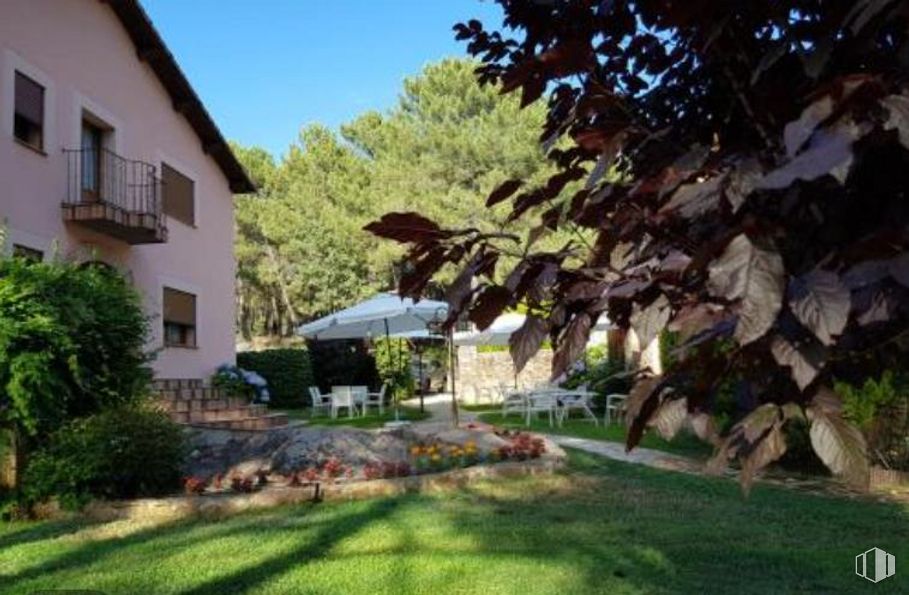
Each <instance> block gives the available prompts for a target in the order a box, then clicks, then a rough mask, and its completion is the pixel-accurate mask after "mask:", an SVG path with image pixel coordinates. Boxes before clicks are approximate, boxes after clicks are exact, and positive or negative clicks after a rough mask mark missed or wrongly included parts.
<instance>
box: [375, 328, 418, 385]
mask: <svg viewBox="0 0 909 595" xmlns="http://www.w3.org/2000/svg"><path fill="white" fill-rule="evenodd" d="M375 358H376V370H378V372H379V378H381V379H382V382H384V383H386V384H388V387H389V392H390V393H391V394H392V395H393V396H394V397H395V398H396V399H403V398H407V397H409V396H412V395H413V392H414V388H415V385H414V378H413V373H412V372H411V369H410V368H411V365H410V364H411V349H410V345H408V343H407V342H406V341H404V340H402V339H386V338H384V337H382V338H380V339H376V340H375Z"/></svg>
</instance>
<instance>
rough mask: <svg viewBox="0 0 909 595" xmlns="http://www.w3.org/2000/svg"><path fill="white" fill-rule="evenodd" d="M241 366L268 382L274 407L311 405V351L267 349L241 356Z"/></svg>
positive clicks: (238, 356) (239, 354)
mask: <svg viewBox="0 0 909 595" xmlns="http://www.w3.org/2000/svg"><path fill="white" fill-rule="evenodd" d="M237 365H238V366H239V367H241V368H243V369H244V370H251V371H253V372H256V373H258V374H259V375H261V376H262V377H263V378H265V380H267V381H268V394H269V396H270V398H271V400H270V404H272V405H277V406H283V407H304V406H306V405H308V404H309V391H308V390H307V387H308V386H310V385H313V384H314V381H313V372H312V362H311V360H310V354H309V350H307V349H301V348H285V349H267V350H265V351H246V352H243V353H238V354H237Z"/></svg>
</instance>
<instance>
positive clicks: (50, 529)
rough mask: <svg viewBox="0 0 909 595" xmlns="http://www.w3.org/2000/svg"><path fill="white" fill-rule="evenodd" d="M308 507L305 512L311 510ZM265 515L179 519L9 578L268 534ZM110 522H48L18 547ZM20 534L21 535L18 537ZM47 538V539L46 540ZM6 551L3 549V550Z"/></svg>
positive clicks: (96, 543)
mask: <svg viewBox="0 0 909 595" xmlns="http://www.w3.org/2000/svg"><path fill="white" fill-rule="evenodd" d="M309 509H310V506H306V508H305V510H309ZM262 516H264V515H263V514H261V513H260V514H255V513H254V514H251V515H249V516H248V517H246V520H244V521H243V522H237V521H234V522H231V523H228V524H220V523H218V522H217V521H216V520H211V519H209V520H198V519H178V520H174V521H169V522H164V523H161V524H155V525H153V526H150V527H148V528H144V529H138V530H135V531H133V532H131V533H130V534H128V535H125V536H111V537H105V538H102V539H91V538H89V539H87V540H86V542H85V543H84V544H82V545H80V546H79V547H78V548H76V549H74V550H71V551H68V552H66V553H64V554H61V555H59V556H56V557H54V558H51V559H49V560H46V561H45V562H43V563H41V564H39V565H37V566H33V567H30V568H26V569H24V570H22V571H20V572H17V573H13V574H11V575H10V576H9V577H8V580H9V581H10V583H11V584H16V583H23V582H26V581H29V580H34V579H37V578H42V577H46V576H48V575H51V574H54V573H62V572H66V571H70V570H78V569H81V568H87V567H89V566H91V565H96V564H99V563H103V562H104V560H105V559H106V558H107V557H109V556H111V555H113V554H116V553H117V552H119V551H121V550H125V549H129V548H133V547H141V546H143V545H145V544H149V543H152V542H154V541H156V540H160V541H162V545H166V547H167V549H168V550H170V551H174V550H177V551H180V550H183V549H185V548H189V547H192V546H194V545H197V544H201V543H204V542H207V541H209V540H214V539H222V538H228V537H231V536H235V535H243V536H245V537H246V536H250V537H253V538H254V536H255V534H256V533H259V532H263V533H265V532H268V531H269V529H268V527H267V526H263V523H262V522H261V519H262ZM324 524H331V521H330V519H326V520H322V521H315V522H312V521H308V522H307V527H310V528H313V527H319V526H321V525H324ZM105 525H108V523H76V522H60V523H48V524H46V525H42V526H39V527H34V528H33V529H32V530H31V531H30V532H29V539H28V540H27V541H25V540H23V541H20V542H19V543H18V544H10V545H27V544H28V543H29V542H37V541H39V540H41V539H54V538H56V537H61V536H64V535H67V534H72V533H76V532H78V531H80V530H91V529H95V528H99V529H102V530H103V528H104V526H105ZM18 534H19V533H17V535H18ZM42 535H43V537H42ZM0 551H3V550H0Z"/></svg>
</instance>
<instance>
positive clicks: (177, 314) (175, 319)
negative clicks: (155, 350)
mask: <svg viewBox="0 0 909 595" xmlns="http://www.w3.org/2000/svg"><path fill="white" fill-rule="evenodd" d="M163 318H164V346H165V347H195V346H196V296H194V295H193V294H191V293H187V292H185V291H178V290H176V289H171V288H170V287H165V288H164V316H163Z"/></svg>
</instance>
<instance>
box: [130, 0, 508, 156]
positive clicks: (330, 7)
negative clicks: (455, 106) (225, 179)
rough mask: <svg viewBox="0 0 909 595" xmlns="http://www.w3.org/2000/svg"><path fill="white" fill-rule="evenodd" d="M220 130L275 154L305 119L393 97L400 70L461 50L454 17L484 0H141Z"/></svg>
mask: <svg viewBox="0 0 909 595" xmlns="http://www.w3.org/2000/svg"><path fill="white" fill-rule="evenodd" d="M143 5H144V6H145V9H146V11H147V12H148V14H149V15H150V16H151V18H152V20H153V21H154V23H155V25H156V26H157V28H158V30H159V31H160V32H161V35H162V36H163V37H164V41H165V42H166V43H167V44H168V46H169V47H170V49H171V51H172V52H173V53H174V55H175V56H176V58H177V60H178V62H179V63H180V66H181V67H182V68H183V71H184V72H185V73H186V75H187V77H189V80H190V82H191V83H192V84H193V86H194V87H195V89H196V92H197V93H198V94H199V96H200V97H201V98H202V100H203V101H204V102H205V105H206V107H207V108H208V110H209V112H210V113H211V114H212V117H214V119H215V121H216V122H217V123H218V126H219V127H220V128H221V131H222V132H223V133H224V135H225V136H226V137H227V138H229V139H231V140H236V141H239V142H241V143H243V144H245V145H253V144H255V145H260V146H263V147H265V148H266V149H268V150H269V151H271V152H272V153H274V154H276V155H279V154H283V153H284V152H286V150H287V147H288V146H289V145H290V144H291V143H292V142H293V141H294V140H295V139H296V138H297V134H298V132H299V130H300V128H301V127H302V126H304V125H306V124H310V123H314V122H321V123H324V124H326V125H328V126H330V127H333V128H335V127H337V126H338V125H340V124H342V123H344V122H347V121H349V120H351V119H352V118H354V117H355V116H356V115H358V114H360V113H362V112H363V111H366V110H368V109H380V110H384V109H387V108H389V107H391V106H392V105H394V103H395V101H396V99H397V96H398V93H399V91H400V88H401V82H402V81H403V79H404V78H405V77H407V76H410V75H413V74H415V73H417V72H419V71H420V69H421V68H422V67H423V65H425V64H427V63H429V62H433V61H436V60H439V59H441V58H444V57H446V56H464V55H466V48H465V44H463V43H461V42H455V41H454V35H453V33H452V31H451V27H452V25H454V24H455V23H456V22H459V21H466V20H468V19H470V18H479V19H480V20H481V21H483V23H484V24H487V26H498V25H499V24H500V23H501V16H500V15H501V11H500V9H499V7H498V5H496V4H494V3H493V2H492V1H491V0H482V1H481V0H256V1H254V0H192V1H191V2H188V1H186V0H143Z"/></svg>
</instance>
